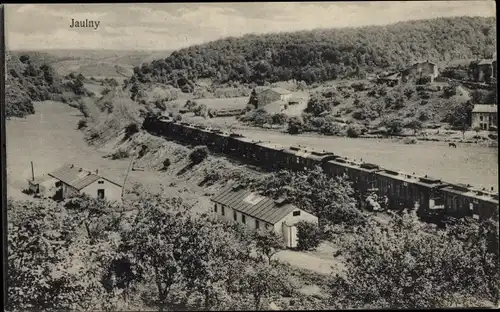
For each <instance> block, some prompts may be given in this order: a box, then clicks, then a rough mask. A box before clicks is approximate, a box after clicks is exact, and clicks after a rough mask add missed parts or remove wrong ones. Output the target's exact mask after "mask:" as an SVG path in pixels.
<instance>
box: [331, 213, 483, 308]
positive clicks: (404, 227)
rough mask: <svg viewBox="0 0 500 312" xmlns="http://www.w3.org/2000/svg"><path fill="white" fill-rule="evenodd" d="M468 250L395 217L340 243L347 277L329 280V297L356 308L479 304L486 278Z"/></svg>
mask: <svg viewBox="0 0 500 312" xmlns="http://www.w3.org/2000/svg"><path fill="white" fill-rule="evenodd" d="M467 248H468V247H467V245H465V244H464V243H462V242H460V241H459V240H456V239H453V238H451V237H449V236H448V235H447V234H446V232H444V231H442V230H435V229H432V228H428V227H427V226H426V225H424V224H422V223H420V222H419V221H418V219H417V217H416V216H412V215H409V214H405V215H403V216H401V217H400V216H394V217H393V220H391V222H390V224H389V225H388V226H385V227H380V225H375V224H372V225H371V226H369V227H365V228H364V229H363V230H362V231H361V232H360V234H359V237H357V238H356V239H354V240H351V241H349V242H345V244H344V247H343V249H344V250H346V251H347V254H346V255H345V257H346V261H347V267H348V273H347V276H346V277H345V279H344V278H340V277H337V278H334V280H333V283H332V286H331V287H332V296H333V298H335V299H336V300H337V301H339V302H343V303H344V304H345V305H347V306H356V307H358V308H363V307H372V308H406V307H419V308H426V307H433V308H438V307H451V306H455V305H465V306H470V305H473V306H475V305H480V304H479V300H481V299H487V297H485V294H487V293H485V292H484V290H485V286H486V285H487V283H485V279H486V275H485V273H484V271H483V267H482V265H481V264H480V263H478V261H477V259H478V257H477V255H476V251H472V252H471V251H470V250H468V249H467Z"/></svg>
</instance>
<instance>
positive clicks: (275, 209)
mask: <svg viewBox="0 0 500 312" xmlns="http://www.w3.org/2000/svg"><path fill="white" fill-rule="evenodd" d="M236 186H237V185H234V184H233V185H228V186H226V187H225V188H223V189H222V191H221V192H220V193H219V194H217V195H215V196H214V197H213V198H212V199H211V200H212V201H214V202H216V203H219V204H222V205H224V206H228V207H230V208H231V209H234V210H236V211H239V212H241V213H244V214H247V215H249V216H251V217H254V218H256V219H259V220H262V221H265V222H268V223H271V224H275V223H276V222H278V221H279V220H281V219H283V218H284V217H286V216H287V215H288V214H289V213H290V212H292V211H293V210H295V209H297V207H296V206H294V205H291V204H283V205H279V204H278V203H276V201H274V200H273V199H272V198H269V197H265V196H261V195H259V194H257V193H254V192H252V191H250V190H248V189H245V188H237V187H236Z"/></svg>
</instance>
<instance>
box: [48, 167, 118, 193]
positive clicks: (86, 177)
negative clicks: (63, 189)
mask: <svg viewBox="0 0 500 312" xmlns="http://www.w3.org/2000/svg"><path fill="white" fill-rule="evenodd" d="M48 175H49V176H51V177H53V178H56V179H57V180H59V181H61V182H63V183H65V184H67V185H69V186H72V187H74V188H76V189H77V190H81V189H83V188H85V187H87V186H89V185H90V184H92V183H94V182H95V181H97V180H99V179H105V180H107V181H109V182H111V183H113V184H116V185H118V186H120V187H121V185H119V184H118V183H115V182H113V181H111V180H109V179H106V178H104V177H101V176H98V175H97V174H94V173H92V172H90V171H88V170H85V169H83V168H80V167H77V166H75V165H72V164H66V165H64V166H63V167H61V168H59V169H57V170H56V171H54V172H51V173H48Z"/></svg>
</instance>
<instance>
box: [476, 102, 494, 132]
mask: <svg viewBox="0 0 500 312" xmlns="http://www.w3.org/2000/svg"><path fill="white" fill-rule="evenodd" d="M492 126H494V127H497V105H496V104H476V105H474V108H473V109H472V128H480V129H481V130H488V131H489V130H490V127H492Z"/></svg>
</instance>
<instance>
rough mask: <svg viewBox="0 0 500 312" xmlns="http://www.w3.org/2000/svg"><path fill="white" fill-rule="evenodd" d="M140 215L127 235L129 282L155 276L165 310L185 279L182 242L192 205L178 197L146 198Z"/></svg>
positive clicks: (124, 247)
mask: <svg viewBox="0 0 500 312" xmlns="http://www.w3.org/2000/svg"><path fill="white" fill-rule="evenodd" d="M138 204H140V205H141V207H140V209H139V212H138V214H137V216H136V217H135V218H134V219H133V221H132V224H131V227H130V228H129V229H126V230H125V231H124V232H123V233H122V235H123V239H122V241H123V245H122V246H121V250H122V259H123V258H124V259H127V258H126V257H128V259H127V260H122V261H123V262H124V263H130V264H131V265H132V266H133V267H132V268H131V270H129V271H128V272H129V273H132V272H137V274H135V275H130V274H129V276H128V277H127V279H128V281H127V283H130V282H132V281H137V282H138V281H142V280H145V279H151V280H152V281H154V283H155V285H156V290H157V296H158V297H157V298H158V305H159V308H160V311H163V309H164V308H165V305H166V304H167V303H168V302H170V301H171V300H172V298H171V297H170V296H171V295H172V293H171V292H172V291H173V289H174V287H175V286H176V285H179V284H182V283H184V282H185V280H184V276H183V274H182V268H181V266H182V265H183V264H182V261H183V260H182V259H181V255H180V253H181V252H182V251H181V250H180V249H179V247H180V242H181V240H182V237H183V235H184V233H183V231H184V230H185V229H186V224H187V222H188V217H189V215H188V207H187V206H185V205H184V204H183V203H182V201H181V200H180V199H178V198H172V199H168V200H164V199H162V198H160V197H158V196H157V197H153V198H148V199H147V200H142V201H141V202H139V203H138Z"/></svg>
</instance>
